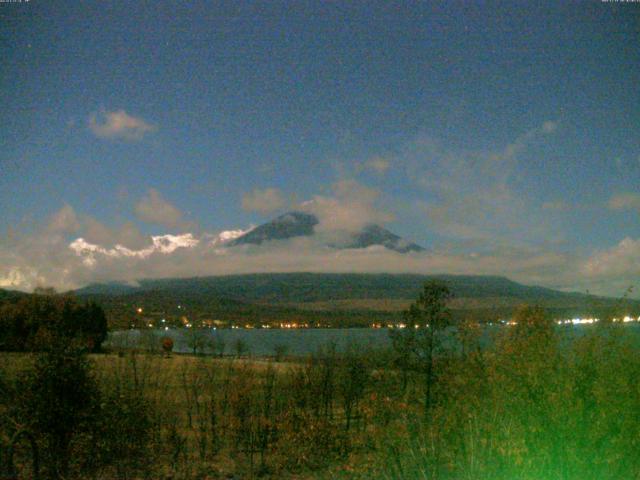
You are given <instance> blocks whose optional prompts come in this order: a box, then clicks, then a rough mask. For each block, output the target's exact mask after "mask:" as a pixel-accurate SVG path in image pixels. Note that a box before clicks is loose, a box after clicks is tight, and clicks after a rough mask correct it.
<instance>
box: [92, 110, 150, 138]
mask: <svg viewBox="0 0 640 480" xmlns="http://www.w3.org/2000/svg"><path fill="white" fill-rule="evenodd" d="M101 117H102V118H98V116H97V115H96V114H95V113H94V114H92V115H90V116H89V130H91V132H93V134H94V135H95V136H97V137H99V138H105V139H116V138H121V139H125V140H141V139H142V137H144V135H145V134H147V133H151V132H154V131H156V130H157V127H156V126H155V125H151V124H149V123H147V122H146V121H144V120H143V119H142V118H139V117H134V116H132V115H129V114H128V113H127V112H125V111H124V110H116V111H115V112H104V113H103V114H102V115H101Z"/></svg>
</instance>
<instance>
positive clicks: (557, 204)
mask: <svg viewBox="0 0 640 480" xmlns="http://www.w3.org/2000/svg"><path fill="white" fill-rule="evenodd" d="M542 209H543V210H549V211H552V212H567V211H569V210H570V207H569V204H568V203H567V202H565V201H563V200H555V201H548V202H544V203H543V204H542Z"/></svg>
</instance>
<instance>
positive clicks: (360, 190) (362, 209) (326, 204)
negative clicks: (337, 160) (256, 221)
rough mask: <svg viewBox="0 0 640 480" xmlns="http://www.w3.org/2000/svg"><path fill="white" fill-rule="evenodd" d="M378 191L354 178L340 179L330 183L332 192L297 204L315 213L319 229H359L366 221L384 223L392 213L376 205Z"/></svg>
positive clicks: (367, 222) (391, 216)
mask: <svg viewBox="0 0 640 480" xmlns="http://www.w3.org/2000/svg"><path fill="white" fill-rule="evenodd" d="M379 195H380V192H379V191H378V190H374V189H372V188H369V187H366V186H364V185H362V184H360V183H358V182H356V181H354V180H341V181H338V182H336V183H335V184H334V185H333V196H331V197H329V196H323V195H316V196H314V197H313V198H312V199H311V200H309V201H307V202H304V203H302V204H301V205H300V207H299V208H300V209H301V210H304V211H307V212H309V213H313V214H314V215H316V216H317V217H318V221H319V223H318V225H317V226H316V231H317V232H319V233H338V234H339V233H340V232H344V233H348V232H355V231H359V230H361V229H362V227H364V226H365V225H368V224H372V223H374V224H384V223H387V222H390V221H392V220H393V215H391V214H390V213H387V212H385V211H382V210H381V209H379V208H377V206H376V200H377V199H378V197H379Z"/></svg>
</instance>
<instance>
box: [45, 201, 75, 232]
mask: <svg viewBox="0 0 640 480" xmlns="http://www.w3.org/2000/svg"><path fill="white" fill-rule="evenodd" d="M47 229H48V230H49V231H50V232H53V233H59V234H66V233H74V232H77V231H78V230H79V229H80V221H79V220H78V216H77V215H76V212H75V210H74V209H73V207H71V206H70V205H64V206H63V207H62V208H61V209H60V210H58V211H57V212H56V213H54V214H53V215H52V216H51V218H50V219H49V224H48V225H47Z"/></svg>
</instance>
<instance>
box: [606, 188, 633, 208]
mask: <svg viewBox="0 0 640 480" xmlns="http://www.w3.org/2000/svg"><path fill="white" fill-rule="evenodd" d="M608 205H609V208H610V209H611V210H638V211H640V194H638V193H634V192H625V193H618V194H615V195H613V196H612V197H611V198H610V199H609V203H608Z"/></svg>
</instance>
